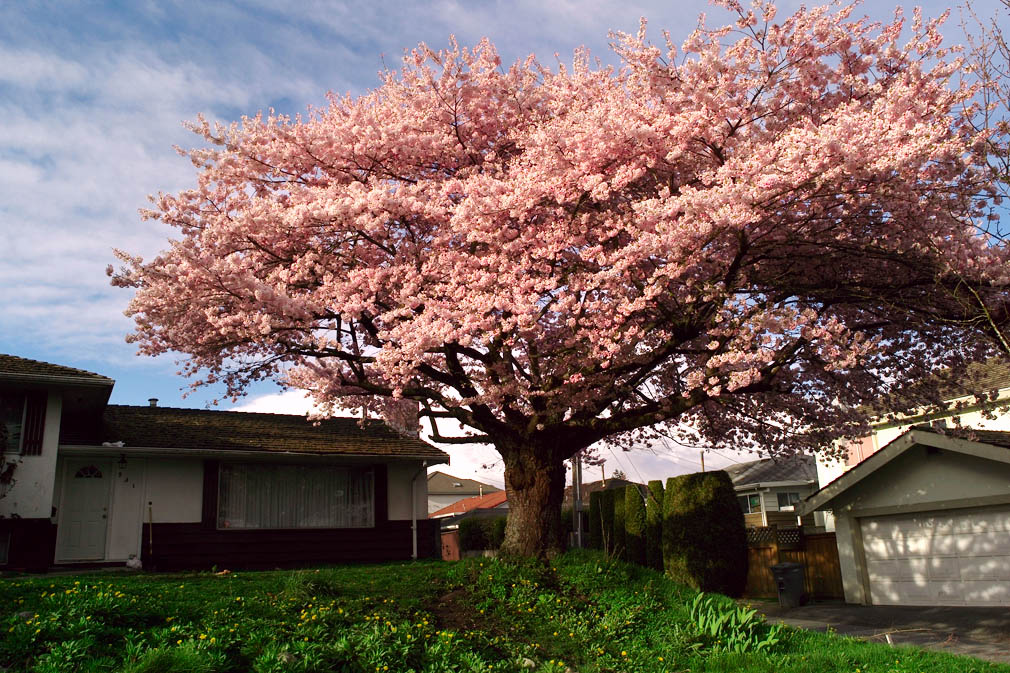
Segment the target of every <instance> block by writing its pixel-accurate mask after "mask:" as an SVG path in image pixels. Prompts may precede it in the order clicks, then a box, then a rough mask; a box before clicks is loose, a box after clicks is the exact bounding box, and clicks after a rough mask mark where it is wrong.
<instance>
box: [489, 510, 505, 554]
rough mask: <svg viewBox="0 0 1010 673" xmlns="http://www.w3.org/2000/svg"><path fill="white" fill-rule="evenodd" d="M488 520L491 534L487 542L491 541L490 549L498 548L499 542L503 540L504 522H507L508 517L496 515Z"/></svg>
mask: <svg viewBox="0 0 1010 673" xmlns="http://www.w3.org/2000/svg"><path fill="white" fill-rule="evenodd" d="M490 521H491V534H490V536H489V538H490V539H489V542H491V549H498V548H500V547H501V543H502V542H504V541H505V524H507V523H508V517H507V516H496V517H495V518H493V519H491V520H490Z"/></svg>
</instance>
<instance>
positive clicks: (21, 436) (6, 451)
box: [0, 391, 28, 456]
mask: <svg viewBox="0 0 1010 673" xmlns="http://www.w3.org/2000/svg"><path fill="white" fill-rule="evenodd" d="M3 397H11V398H17V397H20V398H21V421H20V423H19V424H18V445H17V447H15V448H13V449H11V448H8V446H7V442H6V441H5V442H4V444H3V446H0V454H2V455H6V456H23V455H25V426H26V425H27V423H28V394H27V393H25V392H24V391H21V392H17V391H13V392H7V391H0V398H3ZM2 422H4V421H3V420H2V419H0V423H2Z"/></svg>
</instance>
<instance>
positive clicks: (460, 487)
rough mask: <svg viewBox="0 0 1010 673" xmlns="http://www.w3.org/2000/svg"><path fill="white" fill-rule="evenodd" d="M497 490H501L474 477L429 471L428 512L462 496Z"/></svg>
mask: <svg viewBox="0 0 1010 673" xmlns="http://www.w3.org/2000/svg"><path fill="white" fill-rule="evenodd" d="M499 491H501V489H500V488H497V487H496V486H492V485H491V484H485V483H484V482H481V481H477V480H475V479H463V478H461V477H454V476H452V475H451V474H446V473H445V472H438V471H435V472H430V473H429V474H428V514H431V513H433V512H436V511H438V510H440V509H442V508H444V507H448V506H449V505H451V504H452V503H454V502H458V501H460V500H463V499H464V498H472V497H475V496H477V497H479V496H483V495H488V494H489V493H497V492H499Z"/></svg>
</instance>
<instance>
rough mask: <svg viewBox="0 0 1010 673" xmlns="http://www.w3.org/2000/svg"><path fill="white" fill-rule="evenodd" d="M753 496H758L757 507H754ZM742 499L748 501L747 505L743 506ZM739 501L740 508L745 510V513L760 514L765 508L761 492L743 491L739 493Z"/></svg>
mask: <svg viewBox="0 0 1010 673" xmlns="http://www.w3.org/2000/svg"><path fill="white" fill-rule="evenodd" d="M751 498H757V509H754V508H753V506H752V505H751ZM742 501H746V502H747V507H744V506H743V502H742ZM737 503H738V504H739V505H740V509H741V510H743V513H744V514H760V513H761V511H762V508H763V503H762V502H761V494H760V493H741V494H739V495H737Z"/></svg>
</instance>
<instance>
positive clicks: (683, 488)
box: [589, 470, 747, 596]
mask: <svg viewBox="0 0 1010 673" xmlns="http://www.w3.org/2000/svg"><path fill="white" fill-rule="evenodd" d="M589 546H590V547H591V548H594V549H600V550H603V551H604V552H605V553H606V554H608V555H610V556H613V557H616V558H620V559H623V560H626V561H630V562H632V563H637V564H639V565H643V566H647V567H650V568H654V569H656V570H662V571H664V572H665V573H666V574H667V576H669V577H670V578H672V579H674V580H676V581H678V582H681V583H683V584H687V585H688V586H691V587H694V588H696V589H700V590H701V591H715V592H718V593H723V594H726V595H729V596H739V595H740V594H742V593H743V590H744V586H745V585H746V583H747V535H746V531H745V529H744V522H743V513H742V512H741V511H740V507H739V505H738V504H737V500H736V492H735V491H734V490H733V482H732V481H731V480H730V478H729V475H728V474H726V472H724V471H722V470H719V471H715V472H696V473H694V474H685V475H681V476H679V477H671V478H670V479H667V481H666V488H664V487H663V483H662V482H661V481H659V480H655V481H650V482H649V485H648V488H647V489H646V494H645V497H644V498H643V496H642V493H641V491H639V489H638V487H637V486H635V485H629V486H627V487H626V488H624V489H613V490H609V491H596V492H594V493H591V494H590V496H589Z"/></svg>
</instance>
